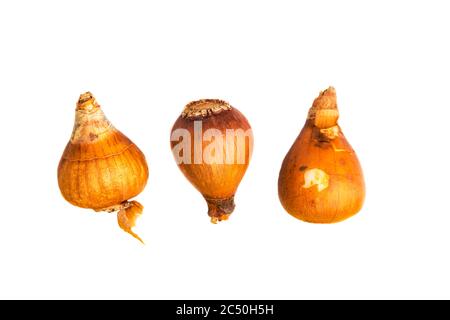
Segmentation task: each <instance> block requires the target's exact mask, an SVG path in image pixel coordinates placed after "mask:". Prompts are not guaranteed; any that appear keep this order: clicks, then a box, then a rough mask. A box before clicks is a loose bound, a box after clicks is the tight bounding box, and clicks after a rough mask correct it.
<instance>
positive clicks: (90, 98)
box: [77, 91, 100, 111]
mask: <svg viewBox="0 0 450 320" xmlns="http://www.w3.org/2000/svg"><path fill="white" fill-rule="evenodd" d="M98 108H100V105H99V104H98V103H97V101H96V100H95V97H94V95H93V94H92V93H91V92H90V91H86V92H85V93H82V94H80V97H79V98H78V102H77V110H83V111H92V110H94V109H98Z"/></svg>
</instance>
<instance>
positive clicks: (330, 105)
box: [278, 87, 365, 223]
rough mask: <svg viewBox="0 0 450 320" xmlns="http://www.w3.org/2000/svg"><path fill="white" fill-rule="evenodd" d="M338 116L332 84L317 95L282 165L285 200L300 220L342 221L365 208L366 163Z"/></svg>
mask: <svg viewBox="0 0 450 320" xmlns="http://www.w3.org/2000/svg"><path fill="white" fill-rule="evenodd" d="M338 118H339V111H338V109H337V103H336V91H335V90H334V88H332V87H330V88H328V89H327V90H325V91H323V92H321V93H320V95H319V96H318V97H317V98H316V100H314V103H313V105H312V107H311V109H310V110H309V114H308V119H307V120H306V123H305V125H304V127H303V129H302V131H301V132H300V135H299V136H298V137H297V139H296V140H295V142H294V144H293V146H292V147H291V149H290V150H289V152H288V154H287V155H286V158H285V159H284V161H283V165H282V166H281V170H280V176H279V179H278V194H279V197H280V201H281V204H282V205H283V207H284V208H285V209H286V211H287V212H288V213H289V214H291V215H292V216H294V217H296V218H298V219H300V220H304V221H307V222H313V223H333V222H339V221H342V220H345V219H347V218H349V217H351V216H353V215H354V214H356V213H357V212H358V211H359V210H360V209H361V208H362V205H363V202H364V197H365V186H364V178H363V173H362V169H361V166H360V164H359V161H358V158H357V156H356V153H355V151H354V150H353V149H352V147H351V146H350V144H349V143H348V142H347V139H346V138H345V137H344V134H343V133H342V130H341V128H340V127H339V125H338V123H337V121H338Z"/></svg>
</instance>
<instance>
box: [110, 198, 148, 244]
mask: <svg viewBox="0 0 450 320" xmlns="http://www.w3.org/2000/svg"><path fill="white" fill-rule="evenodd" d="M143 210H144V207H143V206H142V204H140V203H139V202H137V201H131V202H126V205H125V206H124V207H123V208H122V209H121V210H119V212H118V213H117V222H118V223H119V226H120V227H121V228H122V230H124V231H125V232H128V233H129V234H131V235H132V236H133V237H135V238H136V239H138V240H139V241H140V242H142V243H144V241H143V240H142V239H141V238H140V237H139V236H138V235H137V234H136V233H134V232H133V230H132V229H133V227H134V226H135V225H136V219H137V218H139V216H140V215H141V214H142V211H143Z"/></svg>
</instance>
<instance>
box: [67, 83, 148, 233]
mask: <svg viewBox="0 0 450 320" xmlns="http://www.w3.org/2000/svg"><path fill="white" fill-rule="evenodd" d="M147 179H148V167H147V162H146V160H145V157H144V154H143V153H142V152H141V150H139V148H138V147H137V146H136V145H135V144H134V143H133V142H132V141H131V140H130V139H128V138H127V137H126V136H125V135H124V134H122V133H121V132H120V131H119V130H117V129H116V128H114V126H113V125H112V124H111V122H109V121H108V119H107V118H106V117H105V114H104V113H103V111H102V110H101V108H100V105H99V104H98V103H97V101H96V100H95V98H94V97H93V95H92V94H91V93H90V92H86V93H84V94H82V95H81V96H80V99H79V100H78V103H77V108H76V111H75V125H74V128H73V132H72V137H71V138H70V141H69V143H68V144H67V146H66V149H65V150H64V153H63V155H62V158H61V161H60V163H59V166H58V183H59V188H60V190H61V193H62V195H63V196H64V198H65V199H66V200H67V201H68V202H70V203H71V204H73V205H75V206H77V207H81V208H89V209H93V210H95V211H106V212H114V211H117V212H118V214H117V219H118V223H119V226H120V227H121V228H122V229H123V230H124V231H126V232H128V233H130V234H131V235H132V236H134V237H135V238H137V239H138V240H140V241H141V242H142V240H141V238H139V237H138V236H137V235H136V234H135V233H134V232H133V231H132V228H133V226H134V224H135V220H136V218H137V217H138V216H139V215H140V214H141V213H142V209H143V207H142V205H141V204H140V203H138V202H137V201H128V200H129V199H131V198H134V197H135V196H137V195H138V194H139V193H141V192H142V190H143V189H144V187H145V185H146V183H147Z"/></svg>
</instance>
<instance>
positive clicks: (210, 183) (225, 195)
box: [171, 99, 253, 223]
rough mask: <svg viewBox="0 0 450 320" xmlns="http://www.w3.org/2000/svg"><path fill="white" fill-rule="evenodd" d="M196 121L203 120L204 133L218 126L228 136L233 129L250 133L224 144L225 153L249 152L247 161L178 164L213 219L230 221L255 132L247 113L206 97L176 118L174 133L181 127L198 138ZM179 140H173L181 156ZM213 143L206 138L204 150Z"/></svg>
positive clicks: (212, 220)
mask: <svg viewBox="0 0 450 320" xmlns="http://www.w3.org/2000/svg"><path fill="white" fill-rule="evenodd" d="M195 122H201V126H202V130H203V132H207V131H208V130H210V129H217V130H219V131H220V132H221V134H223V135H224V136H225V135H226V133H227V130H229V129H232V130H235V131H237V130H242V132H246V133H249V135H248V136H247V138H246V139H245V143H244V144H240V143H238V140H237V139H236V140H233V141H232V142H231V140H230V143H228V142H227V141H226V142H224V143H223V154H226V152H227V149H228V150H233V151H232V153H233V154H234V155H237V154H238V151H240V152H241V154H243V155H245V156H244V157H243V158H242V160H243V161H235V162H234V163H205V162H201V163H180V164H178V166H179V168H180V170H181V171H182V172H183V174H184V175H185V177H186V178H187V179H188V180H189V181H190V182H191V184H192V185H193V186H194V187H195V188H196V189H197V190H198V191H199V192H200V193H201V194H202V195H203V197H204V198H205V200H206V202H207V204H208V215H209V216H210V218H211V222H212V223H217V222H220V221H224V220H227V219H228V218H229V216H230V215H231V213H232V212H233V210H234V208H235V204H234V195H235V193H236V191H237V188H238V186H239V184H240V182H241V180H242V178H243V177H244V174H245V172H246V170H247V168H248V165H249V162H250V158H251V153H252V148H253V134H252V133H251V127H250V124H249V123H248V121H247V119H246V118H245V117H244V115H243V114H242V113H240V112H239V111H238V110H237V109H236V108H233V107H231V106H230V105H229V104H228V103H227V102H225V101H223V100H218V99H203V100H198V101H194V102H191V103H189V104H188V105H187V106H186V107H185V108H184V110H183V112H182V114H181V115H180V116H179V117H178V119H177V120H176V122H175V124H174V126H173V129H172V134H173V133H174V132H175V131H177V130H178V129H184V130H188V131H189V134H190V136H191V137H194V136H195V133H194V131H195V130H194V126H195V125H194V124H195ZM192 141H193V140H192ZM178 143H179V141H171V147H172V150H173V151H174V156H175V157H177V156H178V155H177V154H175V149H174V147H175V146H176V145H177V144H178ZM210 143H211V141H204V140H202V141H201V142H200V148H201V149H202V152H206V150H207V149H208V146H209V145H210ZM194 144H195V142H192V144H191V146H190V154H189V157H190V159H191V160H194V159H195V158H196V155H195V150H194V149H195V146H194ZM230 154H231V152H230ZM236 159H237V156H236ZM193 162H194V161H193Z"/></svg>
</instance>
